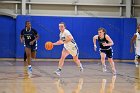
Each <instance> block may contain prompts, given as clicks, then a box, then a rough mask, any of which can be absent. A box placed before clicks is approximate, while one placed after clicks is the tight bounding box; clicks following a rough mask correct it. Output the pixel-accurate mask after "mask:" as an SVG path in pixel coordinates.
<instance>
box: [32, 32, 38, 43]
mask: <svg viewBox="0 0 140 93" xmlns="http://www.w3.org/2000/svg"><path fill="white" fill-rule="evenodd" d="M34 34H35V39H34V40H33V42H35V41H37V40H38V39H39V35H38V33H37V31H36V30H34Z"/></svg>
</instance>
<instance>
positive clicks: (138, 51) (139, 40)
mask: <svg viewBox="0 0 140 93" xmlns="http://www.w3.org/2000/svg"><path fill="white" fill-rule="evenodd" d="M135 35H136V36H137V38H136V45H135V48H136V54H137V55H140V34H139V33H138V32H137V33H135Z"/></svg>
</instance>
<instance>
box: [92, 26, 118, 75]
mask: <svg viewBox="0 0 140 93" xmlns="http://www.w3.org/2000/svg"><path fill="white" fill-rule="evenodd" d="M96 40H98V43H99V46H100V55H101V62H102V65H103V72H104V71H106V65H105V57H106V56H107V57H108V61H109V62H110V65H111V67H112V72H113V74H114V75H116V69H115V65H114V61H113V49H112V47H111V46H112V45H113V44H114V43H113V41H112V39H111V38H110V37H109V35H107V34H106V30H105V29H104V28H99V29H98V35H95V36H94V37H93V43H94V50H95V51H96V48H97V46H96Z"/></svg>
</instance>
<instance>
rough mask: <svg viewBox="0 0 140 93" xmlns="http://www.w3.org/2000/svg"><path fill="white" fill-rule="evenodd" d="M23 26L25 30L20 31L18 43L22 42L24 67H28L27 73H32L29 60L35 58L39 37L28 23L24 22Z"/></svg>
mask: <svg viewBox="0 0 140 93" xmlns="http://www.w3.org/2000/svg"><path fill="white" fill-rule="evenodd" d="M25 24H26V28H25V29H23V30H22V31H21V34H20V41H21V42H23V41H24V46H25V52H26V56H27V63H26V65H27V66H28V72H29V73H32V67H31V58H34V59H35V57H36V50H37V40H38V38H39V35H38V33H37V31H36V30H35V29H33V28H31V23H30V21H26V23H25ZM24 57H25V55H24Z"/></svg>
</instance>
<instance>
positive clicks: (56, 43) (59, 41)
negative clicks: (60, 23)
mask: <svg viewBox="0 0 140 93" xmlns="http://www.w3.org/2000/svg"><path fill="white" fill-rule="evenodd" d="M61 44H64V42H63V41H62V40H58V41H57V42H55V43H53V45H61Z"/></svg>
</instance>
